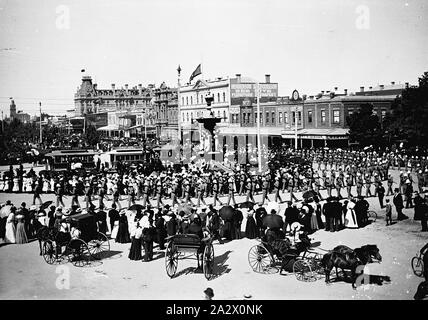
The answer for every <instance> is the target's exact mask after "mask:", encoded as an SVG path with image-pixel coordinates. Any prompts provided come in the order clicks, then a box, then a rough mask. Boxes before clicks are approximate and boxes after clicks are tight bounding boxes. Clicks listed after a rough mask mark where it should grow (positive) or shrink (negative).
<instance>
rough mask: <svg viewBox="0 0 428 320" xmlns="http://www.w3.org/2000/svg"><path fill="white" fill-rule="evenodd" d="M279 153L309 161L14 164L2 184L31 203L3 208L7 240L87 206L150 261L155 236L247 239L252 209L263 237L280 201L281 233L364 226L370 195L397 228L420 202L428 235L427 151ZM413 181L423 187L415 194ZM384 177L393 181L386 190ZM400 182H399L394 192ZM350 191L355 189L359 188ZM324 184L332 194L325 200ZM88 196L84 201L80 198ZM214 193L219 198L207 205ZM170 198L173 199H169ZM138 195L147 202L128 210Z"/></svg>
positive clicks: (419, 215) (253, 234)
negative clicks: (73, 166) (147, 167)
mask: <svg viewBox="0 0 428 320" xmlns="http://www.w3.org/2000/svg"><path fill="white" fill-rule="evenodd" d="M275 156H276V158H278V156H282V157H288V158H289V159H290V158H293V159H304V160H305V161H294V162H283V163H282V164H281V163H279V165H275V163H274V161H272V162H271V166H270V167H269V169H267V170H266V171H264V172H263V173H262V174H258V173H256V172H251V170H249V169H248V167H246V166H237V167H236V168H232V170H230V171H226V172H225V171H215V170H213V169H211V168H210V167H209V165H208V164H206V165H203V166H197V165H196V164H193V163H190V164H187V165H185V166H183V167H181V168H179V169H177V167H173V166H166V167H164V170H160V171H154V172H147V171H141V170H138V167H136V166H132V165H129V164H120V165H118V166H117V172H108V171H105V170H102V168H101V167H100V166H97V170H95V171H94V170H92V171H90V172H85V171H82V174H80V175H73V176H70V175H67V172H63V173H58V174H55V175H50V176H49V175H48V174H46V173H42V174H36V173H35V172H34V170H33V169H30V170H29V171H28V172H26V171H25V170H24V169H23V166H22V165H20V166H19V167H18V168H16V169H14V168H13V166H10V168H9V170H8V171H6V172H4V173H3V174H2V177H1V178H2V179H1V180H0V190H3V191H5V192H30V193H32V194H33V202H32V205H31V206H30V208H29V209H27V207H26V204H25V203H22V204H21V206H20V207H18V206H16V207H15V206H13V205H12V204H11V203H6V204H5V205H4V207H10V209H7V210H5V209H4V207H3V208H2V209H1V210H2V212H5V214H3V216H2V217H1V224H0V238H3V239H4V241H5V242H7V243H25V242H27V241H28V239H31V238H34V237H35V235H36V230H37V227H40V225H46V226H49V227H54V226H55V225H58V224H56V223H55V222H56V220H58V219H64V218H66V217H68V216H70V215H73V214H76V213H78V212H81V211H82V210H83V211H87V212H89V213H92V214H94V215H96V217H97V221H98V224H99V229H100V231H101V232H103V233H108V234H109V235H110V237H111V238H112V239H114V240H115V241H116V242H119V243H131V250H130V259H133V260H135V259H137V260H138V259H140V258H141V257H140V255H141V250H138V249H136V248H141V246H143V247H144V248H145V250H144V252H146V255H145V257H144V259H145V260H146V261H149V260H151V259H152V258H153V242H156V243H158V245H159V248H160V249H164V247H165V238H166V237H167V236H170V235H173V234H176V233H187V232H189V230H193V231H192V232H196V233H198V234H202V233H203V232H209V233H210V234H212V235H213V236H214V237H215V239H218V240H219V241H220V242H222V241H223V240H233V239H239V238H241V237H242V236H243V235H242V233H241V231H242V221H243V220H244V215H245V218H246V225H245V232H244V235H245V236H246V237H248V238H262V237H263V236H265V235H266V231H267V230H268V229H269V228H266V226H264V224H263V218H264V217H265V216H266V215H269V214H277V215H278V214H279V212H278V211H279V210H278V209H269V205H271V204H272V203H283V202H286V203H287V206H286V209H285V212H284V213H283V214H281V219H282V221H283V222H282V225H281V227H280V228H279V229H281V232H282V233H281V232H280V233H278V234H279V235H280V236H281V234H286V233H289V232H291V231H293V230H292V228H291V226H292V225H293V224H294V225H296V224H295V223H298V225H299V226H300V227H299V228H301V230H302V231H304V232H307V233H313V232H315V231H317V230H319V229H325V230H326V231H331V232H335V231H340V230H342V229H343V228H360V227H364V226H365V225H367V223H368V216H367V212H368V210H369V204H368V202H367V200H366V198H367V197H371V196H376V197H378V198H379V204H380V207H381V208H382V209H385V220H386V224H387V225H390V224H392V213H393V208H394V207H395V211H396V213H397V220H404V219H407V218H408V217H407V216H405V215H404V214H403V213H402V209H403V208H405V207H406V208H413V207H414V209H415V216H414V219H415V220H421V224H422V231H427V226H426V221H427V208H426V207H427V204H426V200H425V196H424V190H425V187H426V186H427V183H428V176H427V173H428V162H427V161H426V158H425V157H417V156H413V157H407V156H401V155H399V154H398V155H397V154H395V153H392V152H385V153H382V154H378V153H376V152H374V151H359V152H357V151H344V150H341V149H338V150H327V149H307V150H305V149H304V150H292V149H284V150H281V151H278V152H276V155H275ZM403 159H404V160H403ZM391 167H396V168H397V169H399V170H400V169H401V168H402V167H405V168H406V171H404V170H402V171H401V172H400V177H399V181H397V182H395V181H394V180H393V178H392V175H391V174H390V173H389V170H390V168H391ZM415 177H416V179H417V180H416V181H415V182H416V183H417V185H418V187H419V190H417V191H415V192H413V190H412V185H413V179H414V178H415ZM382 182H386V184H387V189H388V190H387V192H386V191H385V188H384V187H383V184H382ZM394 184H396V185H397V186H398V187H395V188H393V185H394ZM352 187H354V188H355V189H356V194H353V193H352V191H353V189H352ZM373 187H374V188H373ZM363 188H364V191H365V194H364V195H363V192H362V191H363ZM321 190H324V196H323V195H322V194H321ZM344 191H346V194H343V193H344ZM372 191H373V192H372ZM298 192H302V199H298V198H297V195H296V193H298ZM44 193H54V194H55V195H56V204H54V205H52V206H50V207H45V206H43V203H44V202H43V201H42V196H43V194H44ZM333 193H335V195H333ZM255 194H261V201H260V202H259V203H258V202H257V201H255V199H254V195H255ZM82 195H83V196H84V199H85V200H84V204H81V203H80V202H79V196H82ZM237 195H241V196H245V199H246V201H245V203H248V202H250V203H254V204H255V206H254V207H253V206H248V207H247V208H241V205H242V204H237V202H236V199H235V196H237ZM385 195H386V196H392V203H390V200H389V199H386V203H384V197H385ZM403 195H404V198H403ZM67 196H71V205H70V208H69V209H67V208H66V206H65V204H64V198H65V197H67ZM124 197H125V199H126V200H127V206H124V207H123V208H122V205H121V203H120V200H123V198H124ZM207 197H211V198H212V202H211V200H210V202H211V203H210V204H209V205H208V204H207V200H206V198H207ZM168 198H169V199H170V201H171V205H168V204H165V203H164V202H165V200H166V199H168ZM286 198H288V200H287V199H286ZM94 201H97V203H94ZM107 201H109V202H110V205H109V206H107ZM137 201H138V202H139V204H140V205H141V206H137V209H136V210H128V208H130V207H132V206H134V205H136V204H137ZM324 201H325V203H324V204H322V202H324ZM36 202H38V204H39V207H38V206H37V205H36ZM266 203H268V206H266V205H265V204H266ZM404 203H405V204H404ZM218 205H219V206H225V205H231V206H232V207H233V210H234V212H235V213H234V215H233V218H227V219H223V218H222V217H221V215H220V213H219V210H218V209H219V207H218ZM183 208H187V209H185V210H184V209H183ZM6 212H7V214H6ZM107 218H108V220H109V222H110V223H109V224H108V223H107ZM108 225H110V228H109V227H108ZM22 230H24V231H25V232H22ZM18 231H19V232H18ZM294 231H295V230H294Z"/></svg>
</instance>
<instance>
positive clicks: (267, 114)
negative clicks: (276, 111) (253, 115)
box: [266, 112, 269, 123]
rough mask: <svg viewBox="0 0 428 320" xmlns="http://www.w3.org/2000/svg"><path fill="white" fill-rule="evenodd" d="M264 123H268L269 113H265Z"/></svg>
mask: <svg viewBox="0 0 428 320" xmlns="http://www.w3.org/2000/svg"><path fill="white" fill-rule="evenodd" d="M266 123H269V112H266Z"/></svg>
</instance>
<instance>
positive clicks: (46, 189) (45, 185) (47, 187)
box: [42, 178, 50, 193]
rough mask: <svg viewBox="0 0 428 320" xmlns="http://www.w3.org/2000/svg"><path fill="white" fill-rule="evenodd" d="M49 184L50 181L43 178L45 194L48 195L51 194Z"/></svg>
mask: <svg viewBox="0 0 428 320" xmlns="http://www.w3.org/2000/svg"><path fill="white" fill-rule="evenodd" d="M49 184H50V183H49V180H48V179H46V178H43V188H42V191H43V193H48V192H49V190H50V186H49Z"/></svg>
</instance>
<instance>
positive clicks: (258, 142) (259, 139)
mask: <svg viewBox="0 0 428 320" xmlns="http://www.w3.org/2000/svg"><path fill="white" fill-rule="evenodd" d="M262 119H263V118H262V116H261V113H260V83H259V82H257V158H258V163H259V173H261V172H262V139H261V136H260V121H261V120H262Z"/></svg>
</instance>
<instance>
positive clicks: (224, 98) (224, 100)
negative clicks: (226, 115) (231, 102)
mask: <svg viewBox="0 0 428 320" xmlns="http://www.w3.org/2000/svg"><path fill="white" fill-rule="evenodd" d="M223 102H226V92H223Z"/></svg>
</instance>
